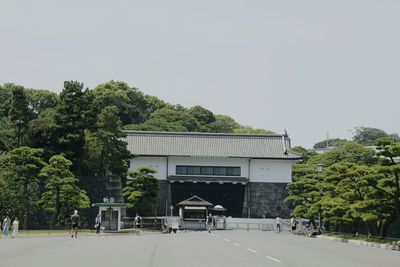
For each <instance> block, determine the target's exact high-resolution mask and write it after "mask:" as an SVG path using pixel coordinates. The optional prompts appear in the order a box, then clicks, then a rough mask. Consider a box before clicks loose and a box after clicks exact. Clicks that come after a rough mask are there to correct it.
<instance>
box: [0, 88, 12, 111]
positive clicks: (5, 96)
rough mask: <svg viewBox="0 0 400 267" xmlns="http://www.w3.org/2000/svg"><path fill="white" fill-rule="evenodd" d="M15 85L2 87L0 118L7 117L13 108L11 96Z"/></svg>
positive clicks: (0, 90) (0, 91)
mask: <svg viewBox="0 0 400 267" xmlns="http://www.w3.org/2000/svg"><path fill="white" fill-rule="evenodd" d="M13 87H14V84H12V83H6V84H4V85H3V86H1V85H0V118H1V117H7V116H8V113H9V111H10V107H11V96H12V89H13Z"/></svg>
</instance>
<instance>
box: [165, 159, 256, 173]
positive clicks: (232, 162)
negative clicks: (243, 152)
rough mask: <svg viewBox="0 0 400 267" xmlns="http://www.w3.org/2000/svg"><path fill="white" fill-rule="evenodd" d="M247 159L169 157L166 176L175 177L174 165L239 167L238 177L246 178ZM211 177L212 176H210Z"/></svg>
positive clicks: (247, 170) (247, 171) (247, 169)
mask: <svg viewBox="0 0 400 267" xmlns="http://www.w3.org/2000/svg"><path fill="white" fill-rule="evenodd" d="M248 164H249V160H248V159H235V158H197V157H169V159H168V175H176V165H192V166H221V167H223V166H227V167H240V177H248V173H249V168H248ZM211 177H212V176H211Z"/></svg>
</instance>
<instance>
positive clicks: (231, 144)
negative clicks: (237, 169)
mask: <svg viewBox="0 0 400 267" xmlns="http://www.w3.org/2000/svg"><path fill="white" fill-rule="evenodd" d="M125 133H126V135H127V136H126V138H123V140H124V141H126V142H127V143H128V150H129V151H130V152H131V153H132V154H134V155H139V156H194V157H230V158H260V159H291V160H292V159H293V160H297V159H302V155H301V154H298V153H296V152H293V151H291V150H290V139H289V137H288V136H287V135H250V134H221V133H173V132H145V131H125Z"/></svg>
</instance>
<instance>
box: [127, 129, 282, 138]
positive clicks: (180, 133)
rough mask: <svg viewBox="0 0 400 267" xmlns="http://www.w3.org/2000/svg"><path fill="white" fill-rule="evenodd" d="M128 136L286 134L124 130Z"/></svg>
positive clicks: (269, 135) (261, 135)
mask: <svg viewBox="0 0 400 267" xmlns="http://www.w3.org/2000/svg"><path fill="white" fill-rule="evenodd" d="M123 132H124V133H126V134H143V135H147V134H148V135H152V134H153V135H184V136H185V135H186V136H216V137H218V136H231V137H252V138H255V137H263V138H265V137H285V138H287V135H285V134H243V133H209V132H162V131H135V130H123Z"/></svg>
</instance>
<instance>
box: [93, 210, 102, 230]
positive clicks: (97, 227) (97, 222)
mask: <svg viewBox="0 0 400 267" xmlns="http://www.w3.org/2000/svg"><path fill="white" fill-rule="evenodd" d="M94 227H95V228H96V234H100V227H101V215H100V213H99V214H97V216H96V219H95V220H94Z"/></svg>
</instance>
